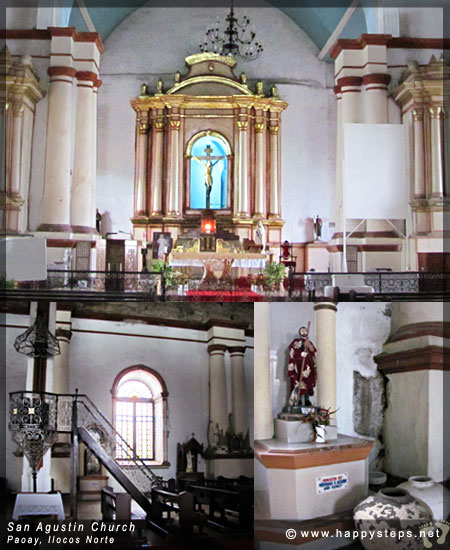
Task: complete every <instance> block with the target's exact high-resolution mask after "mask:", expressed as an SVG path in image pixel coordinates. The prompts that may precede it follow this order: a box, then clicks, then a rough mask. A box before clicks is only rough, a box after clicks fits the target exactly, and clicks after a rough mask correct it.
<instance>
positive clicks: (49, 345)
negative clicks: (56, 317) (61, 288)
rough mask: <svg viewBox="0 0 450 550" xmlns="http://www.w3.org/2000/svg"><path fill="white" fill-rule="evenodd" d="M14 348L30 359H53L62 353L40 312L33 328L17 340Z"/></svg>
mask: <svg viewBox="0 0 450 550" xmlns="http://www.w3.org/2000/svg"><path fill="white" fill-rule="evenodd" d="M14 348H15V350H16V351H18V352H19V353H23V354H24V355H28V357H43V358H44V357H53V356H54V355H59V354H60V353H61V350H60V347H59V342H58V340H57V339H56V338H55V337H54V336H53V334H52V333H51V332H50V331H49V330H48V328H47V327H46V325H45V322H44V319H43V318H42V315H41V314H40V313H39V312H38V314H37V315H36V320H35V321H34V323H33V324H32V325H31V327H30V328H28V329H27V330H26V331H25V332H24V333H23V334H20V335H19V336H18V337H17V338H16V340H15V342H14Z"/></svg>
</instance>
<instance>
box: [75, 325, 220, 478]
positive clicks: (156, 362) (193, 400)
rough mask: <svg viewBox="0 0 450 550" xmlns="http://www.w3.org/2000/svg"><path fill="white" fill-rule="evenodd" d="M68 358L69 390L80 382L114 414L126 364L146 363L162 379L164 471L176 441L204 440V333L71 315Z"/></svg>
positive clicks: (172, 469)
mask: <svg viewBox="0 0 450 550" xmlns="http://www.w3.org/2000/svg"><path fill="white" fill-rule="evenodd" d="M72 330H73V336H72V339H71V343H70V356H69V361H70V365H71V372H70V391H71V392H74V391H75V388H78V390H79V392H80V393H85V394H87V395H88V396H89V397H90V398H91V399H92V400H93V401H94V402H95V404H96V405H97V407H98V408H99V409H100V410H101V411H102V412H103V413H104V414H105V415H106V416H107V417H108V418H109V419H112V396H111V393H110V390H111V388H112V385H113V382H114V379H115V377H116V376H117V375H118V374H119V373H120V372H121V371H123V370H124V369H126V368H127V367H130V366H133V365H145V366H147V367H149V368H151V369H153V370H155V371H156V372H158V373H159V374H160V375H161V376H162V378H163V379H164V381H165V383H166V386H167V390H168V392H169V397H168V411H169V447H168V448H169V453H168V454H169V462H170V468H169V469H168V470H164V472H163V473H162V475H163V476H164V477H174V476H175V472H176V444H177V443H182V442H184V441H187V440H188V439H190V437H191V434H192V433H195V437H196V438H197V439H198V440H199V441H200V442H201V443H206V433H207V425H208V412H209V411H208V353H207V350H206V345H205V333H203V332H200V331H195V330H187V329H178V328H170V327H155V326H149V325H144V324H139V323H136V324H135V323H133V324H132V323H121V322H120V323H119V322H110V321H99V320H87V319H73V323H72Z"/></svg>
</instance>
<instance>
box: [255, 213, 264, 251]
mask: <svg viewBox="0 0 450 550" xmlns="http://www.w3.org/2000/svg"><path fill="white" fill-rule="evenodd" d="M255 244H260V245H262V249H263V250H264V249H265V248H266V228H265V227H264V224H263V222H262V220H259V221H258V223H257V224H256V230H255Z"/></svg>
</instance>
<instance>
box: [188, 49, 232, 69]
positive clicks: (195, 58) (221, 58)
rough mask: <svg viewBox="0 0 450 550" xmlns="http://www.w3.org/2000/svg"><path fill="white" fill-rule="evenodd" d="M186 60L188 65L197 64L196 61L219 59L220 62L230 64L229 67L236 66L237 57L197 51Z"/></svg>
mask: <svg viewBox="0 0 450 550" xmlns="http://www.w3.org/2000/svg"><path fill="white" fill-rule="evenodd" d="M185 61H186V65H195V64H196V63H201V62H202V61H219V62H220V63H225V65H228V66H229V67H234V66H235V65H236V63H237V61H236V59H234V58H233V57H229V56H225V55H220V54H218V53H212V52H204V53H196V54H194V55H190V56H188V57H186V59H185Z"/></svg>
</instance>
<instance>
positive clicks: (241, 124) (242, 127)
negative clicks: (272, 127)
mask: <svg viewBox="0 0 450 550" xmlns="http://www.w3.org/2000/svg"><path fill="white" fill-rule="evenodd" d="M237 126H238V128H239V130H240V131H241V132H245V131H247V130H248V120H238V121H237Z"/></svg>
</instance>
